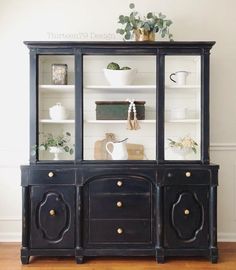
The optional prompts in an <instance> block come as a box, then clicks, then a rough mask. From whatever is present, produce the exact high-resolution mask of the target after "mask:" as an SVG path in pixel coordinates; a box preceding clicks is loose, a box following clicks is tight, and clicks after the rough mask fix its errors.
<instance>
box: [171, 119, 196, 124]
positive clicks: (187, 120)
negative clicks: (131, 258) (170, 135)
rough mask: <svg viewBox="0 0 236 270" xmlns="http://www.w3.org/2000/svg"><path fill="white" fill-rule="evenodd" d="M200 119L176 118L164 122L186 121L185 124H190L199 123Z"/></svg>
mask: <svg viewBox="0 0 236 270" xmlns="http://www.w3.org/2000/svg"><path fill="white" fill-rule="evenodd" d="M199 122H200V119H177V120H171V119H170V120H167V121H166V123H183V124H184V123H186V124H188V123H189V124H191V123H199Z"/></svg>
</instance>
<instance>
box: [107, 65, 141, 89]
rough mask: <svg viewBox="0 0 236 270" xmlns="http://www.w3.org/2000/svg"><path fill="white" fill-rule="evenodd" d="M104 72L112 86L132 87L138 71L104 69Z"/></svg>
mask: <svg viewBox="0 0 236 270" xmlns="http://www.w3.org/2000/svg"><path fill="white" fill-rule="evenodd" d="M103 72H104V75H105V77H106V79H107V81H108V83H109V84H110V85H113V86H122V85H130V84H131V83H132V82H133V80H134V77H135V74H136V72H137V71H136V69H126V70H112V69H107V68H104V69H103Z"/></svg>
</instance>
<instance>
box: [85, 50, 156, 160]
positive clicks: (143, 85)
mask: <svg viewBox="0 0 236 270" xmlns="http://www.w3.org/2000/svg"><path fill="white" fill-rule="evenodd" d="M83 113H84V131H83V132H84V134H83V136H84V139H83V155H84V156H83V159H84V160H155V159H156V56H155V55H132V51H131V53H130V55H85V56H84V57H83ZM135 114H136V117H135ZM136 118H137V120H136Z"/></svg>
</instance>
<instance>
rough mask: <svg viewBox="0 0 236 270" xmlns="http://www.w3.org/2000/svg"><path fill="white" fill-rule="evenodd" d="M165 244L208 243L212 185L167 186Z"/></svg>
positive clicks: (200, 244)
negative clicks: (209, 192)
mask: <svg viewBox="0 0 236 270" xmlns="http://www.w3.org/2000/svg"><path fill="white" fill-rule="evenodd" d="M164 203H165V246H166V247H168V248H179V247H180V248H181V247H182V248H188V247H207V245H208V237H209V233H208V219H207V217H208V187H206V186H201V187H199V186H197V187H196V186H188V187H177V186H171V187H166V188H165V192H164Z"/></svg>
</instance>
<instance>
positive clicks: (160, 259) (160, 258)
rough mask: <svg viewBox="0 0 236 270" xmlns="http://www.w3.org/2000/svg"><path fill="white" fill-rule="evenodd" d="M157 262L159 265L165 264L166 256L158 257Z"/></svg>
mask: <svg viewBox="0 0 236 270" xmlns="http://www.w3.org/2000/svg"><path fill="white" fill-rule="evenodd" d="M156 261H157V263H164V262H165V257H164V256H156Z"/></svg>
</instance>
